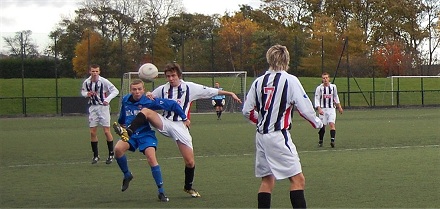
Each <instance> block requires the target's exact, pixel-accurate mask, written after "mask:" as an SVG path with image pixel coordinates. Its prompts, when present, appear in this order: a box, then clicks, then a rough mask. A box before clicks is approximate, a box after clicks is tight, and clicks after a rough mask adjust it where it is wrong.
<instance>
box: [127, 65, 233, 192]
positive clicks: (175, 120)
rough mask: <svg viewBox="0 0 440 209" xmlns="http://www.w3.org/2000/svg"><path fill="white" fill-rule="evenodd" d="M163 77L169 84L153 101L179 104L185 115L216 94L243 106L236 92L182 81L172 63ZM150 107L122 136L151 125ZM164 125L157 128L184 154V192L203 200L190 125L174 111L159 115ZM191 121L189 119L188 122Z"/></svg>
mask: <svg viewBox="0 0 440 209" xmlns="http://www.w3.org/2000/svg"><path fill="white" fill-rule="evenodd" d="M164 74H165V77H166V79H167V80H168V82H167V83H166V84H164V85H161V86H159V87H157V88H156V89H155V90H154V91H153V92H152V93H151V94H150V95H149V96H151V97H152V98H166V99H172V100H174V101H176V102H177V103H178V104H179V105H180V106H181V107H182V109H183V110H184V111H185V113H186V115H188V116H189V115H190V112H189V111H190V107H191V102H193V101H194V100H197V99H203V98H205V99H206V98H211V97H213V96H215V95H219V94H223V95H228V96H231V97H232V98H233V99H234V100H235V101H237V102H238V103H241V100H240V98H238V97H237V95H235V93H233V92H229V91H224V90H219V89H216V88H211V87H206V86H203V85H200V84H197V83H193V82H187V81H184V80H182V70H181V69H180V66H179V65H178V64H177V63H169V64H167V65H166V66H165V70H164ZM152 112H153V111H151V110H150V109H148V108H144V109H142V111H141V112H140V113H139V114H138V115H137V116H136V119H135V120H133V122H132V123H131V124H130V126H128V127H127V130H123V131H121V132H120V134H119V135H123V134H126V133H128V135H130V134H131V133H134V132H135V131H136V130H137V129H138V127H139V126H140V125H142V124H144V123H146V122H148V121H149V122H150V123H152V122H151V117H150V116H149V115H157V113H155V112H154V113H155V114H152ZM160 118H161V120H162V125H163V126H156V125H154V127H156V128H157V130H158V131H159V132H160V133H162V134H163V135H164V136H167V137H170V138H172V139H174V140H175V141H176V144H177V147H178V148H179V151H180V153H181V154H182V157H183V161H184V163H185V182H184V183H185V184H184V187H183V190H184V191H185V192H186V193H188V194H190V195H191V197H200V193H199V192H198V191H196V190H195V189H194V188H193V181H194V173H195V160H194V150H193V144H192V136H191V134H190V133H189V124H187V121H186V120H185V119H183V118H181V117H180V116H179V115H177V114H175V113H174V112H171V111H168V110H165V111H164V112H163V113H162V115H160ZM188 121H189V120H188Z"/></svg>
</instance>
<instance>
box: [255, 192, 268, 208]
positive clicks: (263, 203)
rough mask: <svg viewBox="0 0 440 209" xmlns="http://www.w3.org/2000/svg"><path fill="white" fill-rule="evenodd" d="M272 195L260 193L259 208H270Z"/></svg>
mask: <svg viewBox="0 0 440 209" xmlns="http://www.w3.org/2000/svg"><path fill="white" fill-rule="evenodd" d="M270 199H271V194H270V193H267V192H260V193H258V208H270Z"/></svg>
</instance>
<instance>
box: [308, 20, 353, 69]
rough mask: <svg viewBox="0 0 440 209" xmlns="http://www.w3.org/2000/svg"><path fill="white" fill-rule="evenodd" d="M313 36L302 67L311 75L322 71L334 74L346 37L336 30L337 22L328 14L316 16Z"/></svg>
mask: <svg viewBox="0 0 440 209" xmlns="http://www.w3.org/2000/svg"><path fill="white" fill-rule="evenodd" d="M311 33H312V37H311V38H310V39H309V40H308V41H307V46H306V50H305V51H306V52H305V57H304V58H303V59H302V60H301V66H300V68H301V69H302V70H304V71H308V72H309V74H308V75H310V76H318V75H320V74H321V73H322V71H326V72H328V73H330V74H333V73H334V72H335V71H336V68H337V64H338V60H339V58H340V56H341V53H342V50H343V47H344V39H345V37H343V36H342V35H341V34H339V33H338V32H337V30H336V24H335V22H334V21H333V20H332V19H331V18H330V17H327V16H324V15H322V16H319V17H317V18H316V20H315V22H314V25H313V26H312V32H311Z"/></svg>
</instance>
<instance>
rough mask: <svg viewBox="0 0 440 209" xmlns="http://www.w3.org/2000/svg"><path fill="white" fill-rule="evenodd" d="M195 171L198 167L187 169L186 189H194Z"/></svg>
mask: <svg viewBox="0 0 440 209" xmlns="http://www.w3.org/2000/svg"><path fill="white" fill-rule="evenodd" d="M195 169H196V166H194V167H192V168H188V167H185V189H192V184H193V181H194V171H195Z"/></svg>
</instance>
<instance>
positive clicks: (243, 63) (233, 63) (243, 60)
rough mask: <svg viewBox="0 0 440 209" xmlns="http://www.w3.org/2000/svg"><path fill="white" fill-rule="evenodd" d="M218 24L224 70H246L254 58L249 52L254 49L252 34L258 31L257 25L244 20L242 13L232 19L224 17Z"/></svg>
mask: <svg viewBox="0 0 440 209" xmlns="http://www.w3.org/2000/svg"><path fill="white" fill-rule="evenodd" d="M220 23H221V27H220V30H219V36H220V43H221V45H219V50H221V51H222V53H223V54H224V56H225V58H226V59H225V61H226V62H227V65H225V66H226V68H228V69H230V71H241V70H245V71H246V70H248V66H249V60H251V59H254V58H255V56H256V55H255V54H251V53H249V52H251V51H252V49H253V48H254V47H255V45H254V34H255V32H256V31H258V29H259V28H258V25H257V24H256V23H254V22H252V21H251V20H249V19H246V18H244V16H243V14H242V13H237V14H235V15H234V16H232V17H229V16H224V17H222V18H221V20H220Z"/></svg>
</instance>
